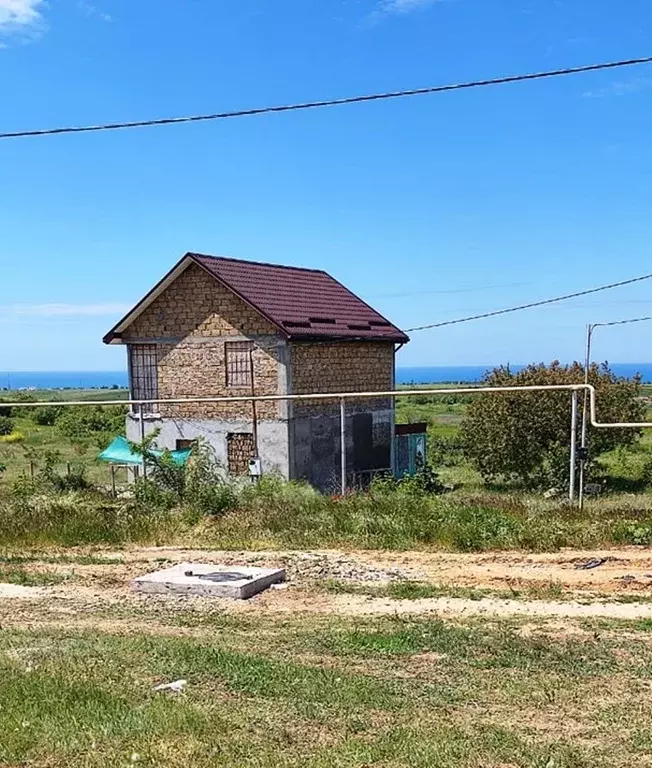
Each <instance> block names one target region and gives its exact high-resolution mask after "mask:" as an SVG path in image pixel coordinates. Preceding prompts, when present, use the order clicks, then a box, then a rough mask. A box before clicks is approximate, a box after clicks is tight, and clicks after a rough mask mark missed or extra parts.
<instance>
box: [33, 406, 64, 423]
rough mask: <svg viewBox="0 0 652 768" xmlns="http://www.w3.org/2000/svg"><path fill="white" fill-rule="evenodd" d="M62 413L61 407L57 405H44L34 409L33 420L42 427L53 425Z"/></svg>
mask: <svg viewBox="0 0 652 768" xmlns="http://www.w3.org/2000/svg"><path fill="white" fill-rule="evenodd" d="M60 414H61V408H57V406H56V405H44V406H42V407H41V408H34V409H33V410H32V421H33V422H34V424H38V425H39V426H41V427H52V426H54V424H55V423H56V421H57V419H58V418H59V415H60Z"/></svg>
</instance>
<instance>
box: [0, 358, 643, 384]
mask: <svg viewBox="0 0 652 768" xmlns="http://www.w3.org/2000/svg"><path fill="white" fill-rule="evenodd" d="M495 367H496V366H495V365H423V366H398V367H397V368H396V383H397V384H473V383H477V382H479V381H481V380H482V378H483V376H484V375H485V374H486V373H487V372H488V371H490V370H492V369H493V368H495ZM510 367H511V369H512V370H513V371H519V370H521V369H522V368H524V367H525V365H522V364H521V365H511V366H510ZM610 367H611V369H612V371H613V372H614V373H615V374H616V375H617V376H623V377H625V378H632V377H634V376H636V375H637V374H640V375H641V378H642V380H643V382H644V383H652V363H612V364H611V365H610ZM127 384H128V377H127V371H126V370H119V371H0V391H1V390H5V391H9V390H30V389H111V388H116V387H118V388H123V387H126V386H127Z"/></svg>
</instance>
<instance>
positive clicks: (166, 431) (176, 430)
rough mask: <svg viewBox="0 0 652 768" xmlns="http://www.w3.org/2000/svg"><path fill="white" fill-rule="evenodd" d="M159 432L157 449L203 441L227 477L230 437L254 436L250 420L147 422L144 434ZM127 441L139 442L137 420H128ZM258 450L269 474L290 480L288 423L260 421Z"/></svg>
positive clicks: (165, 420) (148, 420)
mask: <svg viewBox="0 0 652 768" xmlns="http://www.w3.org/2000/svg"><path fill="white" fill-rule="evenodd" d="M155 429H159V430H160V434H159V437H158V438H157V441H156V442H157V445H158V446H159V447H160V448H168V449H170V450H174V449H175V448H176V447H177V440H195V439H197V438H203V439H204V440H205V441H206V442H207V443H208V444H209V445H210V447H211V449H212V451H213V455H214V457H215V460H216V461H217V463H218V464H219V465H220V467H222V468H223V469H224V473H225V474H226V473H227V469H228V438H229V435H238V434H251V420H249V419H241V420H238V419H230V420H220V421H217V420H213V419H192V420H185V419H184V420H181V419H168V418H154V417H146V418H145V433H146V434H150V433H151V432H152V431H153V430H155ZM127 438H128V439H129V440H133V441H134V442H139V441H140V422H139V419H138V417H137V416H131V415H130V416H127ZM258 449H259V453H260V457H261V459H262V464H263V471H264V472H265V473H266V474H269V473H277V474H280V475H281V476H282V477H285V478H288V477H289V456H288V425H287V422H285V421H280V420H279V421H261V422H260V424H259V425H258Z"/></svg>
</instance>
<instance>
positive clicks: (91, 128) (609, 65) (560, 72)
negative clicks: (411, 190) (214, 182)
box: [0, 56, 652, 139]
mask: <svg viewBox="0 0 652 768" xmlns="http://www.w3.org/2000/svg"><path fill="white" fill-rule="evenodd" d="M650 63H652V56H646V57H643V58H637V59H624V60H620V61H608V62H602V63H599V64H587V65H585V66H581V67H566V68H565V69H552V70H547V71H544V72H532V73H528V74H521V75H508V76H506V77H496V78H491V79H486V80H471V81H468V82H462V83H451V84H448V85H433V86H429V87H426V88H411V89H409V90H402V91H389V92H386V93H372V94H367V95H363V96H347V97H344V98H340V99H324V100H321V101H306V102H299V103H296V104H283V105H277V106H271V107H254V108H251V109H239V110H234V111H231V112H215V113H213V114H206V115H189V116H186V117H162V118H155V119H151V120H131V121H127V122H116V123H102V124H99V125H81V126H64V127H60V128H40V129H34V130H24V131H6V132H4V133H0V139H19V138H28V137H34V136H53V135H55V134H63V133H91V132H97V131H115V130H120V129H123V128H145V127H150V126H155V125H176V124H178V123H199V122H205V121H208V120H226V119H228V118H233V117H253V116H255V115H267V114H272V113H276V112H298V111H300V110H306V109H317V108H321V107H338V106H343V105H345V104H361V103H364V102H368V101H385V100H388V99H400V98H405V97H407V96H423V95H426V94H431V93H443V92H445V91H462V90H468V89H470V88H483V87H486V86H490V85H506V84H508V83H522V82H527V81H529V80H544V79H546V78H552V77H562V76H565V75H578V74H581V73H583V72H599V71H601V70H607V69H618V68H622V67H633V66H637V65H640V64H650Z"/></svg>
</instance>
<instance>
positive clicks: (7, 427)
mask: <svg viewBox="0 0 652 768" xmlns="http://www.w3.org/2000/svg"><path fill="white" fill-rule="evenodd" d="M13 431H14V422H13V421H12V419H10V418H9V416H0V435H10V434H11V433H12V432H13Z"/></svg>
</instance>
